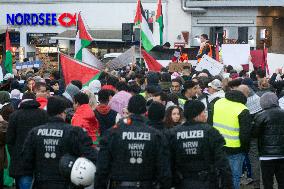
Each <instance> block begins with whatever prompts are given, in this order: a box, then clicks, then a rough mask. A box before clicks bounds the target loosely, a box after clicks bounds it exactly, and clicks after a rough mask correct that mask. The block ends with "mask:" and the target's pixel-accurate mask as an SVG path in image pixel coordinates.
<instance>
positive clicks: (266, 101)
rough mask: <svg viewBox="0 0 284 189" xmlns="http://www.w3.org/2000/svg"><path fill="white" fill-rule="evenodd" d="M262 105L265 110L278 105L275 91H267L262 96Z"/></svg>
mask: <svg viewBox="0 0 284 189" xmlns="http://www.w3.org/2000/svg"><path fill="white" fill-rule="evenodd" d="M260 106H261V108H262V109H263V110H265V109H269V108H273V107H278V106H279V102H278V97H277V95H276V94H275V93H272V92H267V93H264V94H263V95H262V96H261V97H260Z"/></svg>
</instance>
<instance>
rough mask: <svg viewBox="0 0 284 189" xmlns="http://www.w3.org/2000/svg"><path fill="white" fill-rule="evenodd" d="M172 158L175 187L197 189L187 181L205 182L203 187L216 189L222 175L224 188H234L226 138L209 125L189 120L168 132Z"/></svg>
mask: <svg viewBox="0 0 284 189" xmlns="http://www.w3.org/2000/svg"><path fill="white" fill-rule="evenodd" d="M167 135H168V140H169V146H170V150H171V156H172V170H173V177H174V186H175V187H176V188H184V189H187V188H197V186H196V185H190V184H187V183H186V182H184V180H187V179H188V180H194V181H196V182H197V183H198V182H199V183H203V185H202V186H200V187H201V188H208V189H216V188H217V185H218V184H219V183H218V179H217V176H218V173H220V177H221V180H222V182H223V183H222V184H223V187H224V188H226V189H229V188H232V180H231V178H232V176H231V171H230V166H229V162H228V160H227V158H226V153H225V150H224V144H225V141H224V138H223V137H222V135H220V133H219V132H218V131H217V130H216V129H215V128H213V127H211V126H210V125H208V124H206V123H200V122H193V121H188V122H185V123H184V124H182V125H179V126H176V127H174V128H172V129H170V130H169V131H168V132H167Z"/></svg>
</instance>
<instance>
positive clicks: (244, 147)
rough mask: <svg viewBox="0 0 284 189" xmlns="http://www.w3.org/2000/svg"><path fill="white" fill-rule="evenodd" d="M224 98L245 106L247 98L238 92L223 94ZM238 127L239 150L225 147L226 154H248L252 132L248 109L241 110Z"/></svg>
mask: <svg viewBox="0 0 284 189" xmlns="http://www.w3.org/2000/svg"><path fill="white" fill-rule="evenodd" d="M225 98H226V99H227V100H229V101H233V102H238V103H242V104H244V105H246V103H247V98H246V97H245V95H243V93H241V92H240V91H236V90H233V91H229V92H227V93H226V94H225ZM212 111H213V112H212V113H213V115H214V107H213V110H212ZM224 111H230V110H224ZM238 118H239V126H240V131H239V132H240V134H239V137H240V142H241V147H240V148H228V147H225V149H226V152H227V153H228V154H229V155H230V154H238V153H243V152H248V150H249V144H250V138H251V131H252V126H251V125H252V124H251V123H252V119H251V115H250V112H249V110H248V109H245V110H243V111H242V112H241V113H240V114H239V116H238Z"/></svg>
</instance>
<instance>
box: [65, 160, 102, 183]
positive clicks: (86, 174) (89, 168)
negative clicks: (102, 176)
mask: <svg viewBox="0 0 284 189" xmlns="http://www.w3.org/2000/svg"><path fill="white" fill-rule="evenodd" d="M95 173H96V166H95V165H94V164H93V162H91V161H90V160H88V159H86V158H83V157H80V158H78V159H77V160H76V161H75V163H74V165H73V167H72V170H71V176H70V178H71V182H72V183H73V184H75V185H76V186H90V185H92V184H93V183H94V179H95Z"/></svg>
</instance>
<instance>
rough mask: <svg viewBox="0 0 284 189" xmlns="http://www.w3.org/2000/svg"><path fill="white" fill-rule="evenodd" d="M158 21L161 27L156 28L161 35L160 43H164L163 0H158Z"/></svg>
mask: <svg viewBox="0 0 284 189" xmlns="http://www.w3.org/2000/svg"><path fill="white" fill-rule="evenodd" d="M156 22H157V23H158V24H159V27H158V29H157V30H156V32H157V33H158V36H159V43H160V45H163V31H164V22H163V11H162V0H158V8H157V12H156Z"/></svg>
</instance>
